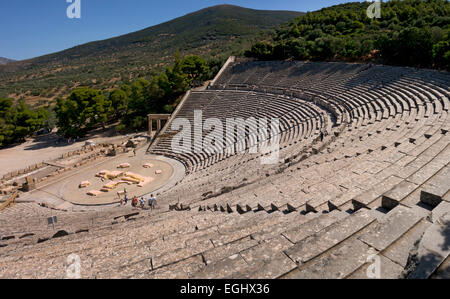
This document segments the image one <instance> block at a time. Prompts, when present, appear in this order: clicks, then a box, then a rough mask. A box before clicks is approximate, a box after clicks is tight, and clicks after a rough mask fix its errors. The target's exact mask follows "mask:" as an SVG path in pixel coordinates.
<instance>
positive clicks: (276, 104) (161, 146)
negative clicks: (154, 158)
mask: <svg viewBox="0 0 450 299" xmlns="http://www.w3.org/2000/svg"><path fill="white" fill-rule="evenodd" d="M206 97H209V98H210V102H209V103H208V104H207V105H202V104H199V105H197V106H196V105H194V104H193V103H195V102H196V101H197V100H198V99H204V98H206ZM230 99H231V100H230ZM203 102H204V101H203V100H202V101H201V103H203ZM224 102H226V103H227V105H224V104H223V103H224ZM187 103H189V105H188V106H186V107H182V109H181V110H180V112H179V113H178V114H177V118H186V119H188V120H189V121H190V122H191V124H192V123H193V121H194V111H195V110H201V111H202V114H203V117H204V118H218V119H220V120H221V121H222V123H226V119H227V118H242V119H244V120H245V119H248V118H250V117H253V118H255V119H256V120H258V119H261V118H265V119H267V121H268V122H269V123H270V121H271V119H272V118H278V119H279V120H280V140H281V144H282V145H284V143H292V141H293V140H298V139H300V138H308V137H310V136H311V135H314V134H315V133H317V132H316V130H321V128H322V126H324V122H325V121H326V122H327V125H329V124H330V123H331V120H330V119H329V117H330V116H329V115H324V113H323V112H322V111H320V109H318V108H317V107H314V106H311V105H308V104H306V103H304V102H303V103H302V102H301V101H300V100H296V99H291V98H289V97H280V96H276V95H269V94H261V93H245V92H244V93H243V92H220V93H218V94H216V92H193V93H192V94H191V97H190V98H189V99H188V101H187ZM234 105H236V107H234ZM325 118H327V119H326V120H325ZM313 120H314V121H313ZM316 125H317V128H316ZM300 127H301V128H300ZM311 127H312V128H311ZM170 132H172V131H171V130H169V131H168V133H170ZM195 133H196V132H192V133H191V138H192V140H194V134H195ZM246 133H247V134H246V135H249V136H248V138H247V139H246V140H245V141H243V140H242V141H239V140H237V142H243V143H244V144H245V145H244V146H245V147H246V148H248V147H249V144H252V142H256V140H257V137H256V134H255V133H258V130H257V128H253V129H252V132H250V131H249V129H248V128H247V131H246ZM250 133H252V134H250ZM206 134H207V133H206V132H202V137H205V135H206ZM225 137H228V136H225ZM224 144H229V141H228V140H227V139H225V140H224ZM253 144H254V143H253ZM212 149H213V148H212ZM150 152H151V153H156V154H166V155H169V156H172V157H175V158H178V159H180V160H182V163H184V164H185V165H186V166H187V168H188V171H189V172H191V171H196V170H198V169H202V168H205V167H208V166H210V165H211V164H213V163H214V162H216V161H220V160H222V159H224V158H227V157H228V156H227V155H226V154H225V153H224V154H218V155H214V153H213V154H211V153H208V152H207V151H205V150H204V151H203V152H200V153H193V154H174V153H172V149H171V138H170V137H167V138H162V140H160V141H159V142H158V144H157V145H156V146H155V147H154V148H152V149H151V150H150Z"/></svg>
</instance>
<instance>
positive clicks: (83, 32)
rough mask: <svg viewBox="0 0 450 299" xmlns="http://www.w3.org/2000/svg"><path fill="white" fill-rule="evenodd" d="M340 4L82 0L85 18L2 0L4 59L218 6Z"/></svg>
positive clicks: (22, 0)
mask: <svg viewBox="0 0 450 299" xmlns="http://www.w3.org/2000/svg"><path fill="white" fill-rule="evenodd" d="M343 2H350V1H343V0H341V1H338V0H233V1H229V0H222V1H216V0H162V1H161V0H160V1H156V0H81V19H69V18H68V17H67V15H66V10H67V7H68V6H69V5H70V3H67V2H66V0H1V1H0V57H6V58H10V59H16V60H21V59H27V58H32V57H36V56H41V55H44V54H48V53H53V52H57V51H60V50H64V49H67V48H70V47H73V46H76V45H79V44H83V43H86V42H90V41H95V40H102V39H107V38H110V37H114V36H118V35H122V34H126V33H130V32H134V31H137V30H140V29H144V28H146V27H149V26H153V25H156V24H159V23H162V22H165V21H168V20H171V19H173V18H176V17H180V16H182V15H185V14H187V13H190V12H193V11H196V10H199V9H202V8H205V7H209V6H213V5H218V4H234V5H239V6H244V7H249V8H255V9H270V10H295V11H305V12H306V11H314V10H317V9H320V8H322V7H326V6H330V5H335V4H339V3H343Z"/></svg>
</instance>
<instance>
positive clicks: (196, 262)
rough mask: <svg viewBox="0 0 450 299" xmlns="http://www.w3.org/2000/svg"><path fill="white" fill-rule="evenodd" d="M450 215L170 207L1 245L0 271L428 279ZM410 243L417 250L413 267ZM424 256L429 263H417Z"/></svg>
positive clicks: (438, 260) (438, 211) (442, 209)
mask: <svg viewBox="0 0 450 299" xmlns="http://www.w3.org/2000/svg"><path fill="white" fill-rule="evenodd" d="M449 213H450V209H449V207H448V206H445V205H442V204H441V205H440V206H438V207H437V208H435V209H434V210H433V211H432V212H430V215H429V216H430V217H429V218H428V219H429V220H428V219H427V217H426V216H424V215H421V214H417V213H416V212H415V211H414V210H413V209H410V208H408V207H403V206H398V207H396V208H394V209H393V210H391V211H390V212H389V213H387V214H382V213H380V212H377V211H374V210H367V209H361V210H359V211H357V212H355V213H347V212H341V211H333V212H331V213H325V214H320V213H308V214H306V215H302V214H301V213H298V212H291V213H287V214H285V213H283V212H281V211H274V212H272V213H267V212H264V211H259V212H248V213H244V214H239V213H217V212H216V213H214V212H210V211H206V212H198V211H195V210H190V211H182V212H178V211H172V212H165V213H160V214H155V215H151V216H149V215H146V216H145V217H141V218H136V219H135V220H134V221H133V222H122V223H118V224H116V225H113V226H111V227H104V228H99V229H95V228H93V229H91V230H89V231H86V232H80V233H78V234H71V235H67V236H62V237H60V238H56V239H51V240H48V241H46V242H44V243H39V244H36V245H34V246H26V247H15V248H8V247H3V248H0V270H1V272H0V273H2V278H18V277H20V278H64V277H66V273H67V272H66V271H67V267H68V266H69V265H68V264H67V263H68V261H67V258H68V256H69V255H72V254H76V255H77V256H78V257H79V258H80V261H81V263H82V265H81V267H82V272H81V275H82V277H83V278H300V277H308V278H311V277H317V278H354V277H358V278H373V277H372V276H370V274H369V276H367V275H366V274H367V272H366V269H367V267H368V266H370V265H371V264H372V263H373V258H374V256H375V257H377V258H379V259H380V262H381V269H382V270H381V277H380V278H394V277H399V276H401V275H402V274H404V275H410V276H413V277H419V278H427V277H429V276H430V275H432V274H433V273H434V272H435V270H436V269H438V268H439V266H440V265H441V264H442V262H443V261H444V260H445V259H446V258H447V257H448V253H449V250H448V248H447V249H445V248H439V249H440V250H439V251H431V250H430V249H434V248H430V247H429V240H428V235H433V236H434V237H435V238H436V237H437V238H440V240H444V238H445V235H444V233H442V230H443V229H444V228H445V223H446V222H445V221H448V215H449ZM435 232H437V233H438V235H437V236H436V234H435ZM439 233H440V235H439ZM422 235H423V236H424V237H422V238H421V236H422ZM416 243H418V244H419V245H418V246H419V248H424V250H423V251H422V252H421V254H422V255H420V254H419V259H418V260H419V262H418V263H417V264H411V262H410V261H411V260H412V259H410V258H409V254H410V252H411V253H412V252H414V249H415V246H414V245H415V244H416ZM436 244H443V243H442V242H437V243H436ZM426 250H428V251H426ZM430 255H431V256H430ZM369 257H372V259H371V258H369ZM425 257H433V259H432V260H433V261H434V262H433V263H431V264H430V263H422V259H423V260H425ZM404 269H409V271H410V272H409V273H406V272H405V271H404ZM372 274H373V273H372Z"/></svg>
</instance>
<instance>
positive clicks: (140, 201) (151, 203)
mask: <svg viewBox="0 0 450 299" xmlns="http://www.w3.org/2000/svg"><path fill="white" fill-rule="evenodd" d="M123 193H124V198H122V197H121V198H120V205H121V206H123V205H127V204H128V200H129V198H128V193H127V189H124V190H123ZM146 203H148V207H149V208H150V209H151V210H154V209H155V208H156V204H157V202H156V198H155V197H154V196H153V194H152V195H150V197H149V198H148V200H146V199H145V198H144V196H141V197H140V198H138V197H137V196H133V198H131V206H132V207H134V208H137V207H140V208H141V209H145V205H146Z"/></svg>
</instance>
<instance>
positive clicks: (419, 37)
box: [246, 0, 450, 70]
mask: <svg viewBox="0 0 450 299" xmlns="http://www.w3.org/2000/svg"><path fill="white" fill-rule="evenodd" d="M369 5H370V3H367V2H363V3H359V2H355V3H347V4H342V5H336V6H332V7H329V8H324V9H322V10H320V11H316V12H310V13H307V14H306V15H304V16H301V17H298V18H296V19H295V20H294V21H292V22H290V23H289V24H287V25H283V26H281V28H279V30H278V31H277V34H276V35H275V37H274V38H273V39H271V40H268V41H265V42H259V43H256V44H254V45H253V47H252V48H251V50H249V51H247V53H246V54H247V56H251V57H256V58H258V59H288V58H293V59H298V60H345V61H376V62H379V63H384V64H390V65H399V66H416V67H425V68H437V69H447V70H449V69H450V3H449V2H448V1H445V0H427V1H422V0H402V1H399V0H394V1H388V2H385V3H381V18H369V17H368V16H367V8H368V7H369Z"/></svg>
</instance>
